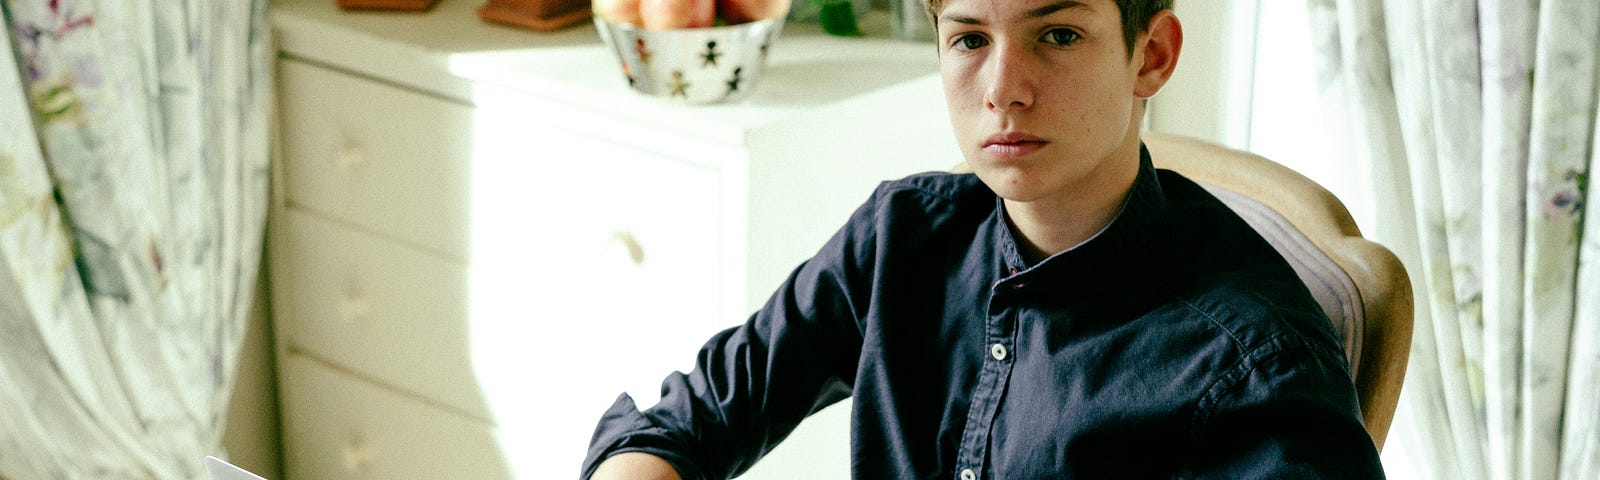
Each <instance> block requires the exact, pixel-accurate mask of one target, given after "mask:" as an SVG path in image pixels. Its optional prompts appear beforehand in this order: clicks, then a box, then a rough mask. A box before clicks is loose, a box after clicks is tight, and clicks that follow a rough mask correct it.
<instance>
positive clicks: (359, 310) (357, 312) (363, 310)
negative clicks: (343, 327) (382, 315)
mask: <svg viewBox="0 0 1600 480" xmlns="http://www.w3.org/2000/svg"><path fill="white" fill-rule="evenodd" d="M370 314H372V305H370V304H368V303H367V301H366V300H364V299H361V298H359V297H356V298H345V299H344V300H343V301H340V302H339V318H340V319H342V320H344V321H345V322H346V323H355V322H357V321H361V320H366V319H367V316H368V315H370Z"/></svg>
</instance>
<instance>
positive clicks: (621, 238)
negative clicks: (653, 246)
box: [611, 230, 644, 266]
mask: <svg viewBox="0 0 1600 480" xmlns="http://www.w3.org/2000/svg"><path fill="white" fill-rule="evenodd" d="M611 239H612V240H616V241H617V243H621V244H622V248H625V249H627V250H628V260H629V261H632V262H633V265H634V266H639V265H643V264H644V246H643V245H640V244H639V239H637V238H634V236H633V232H629V231H627V230H618V231H616V232H613V233H612V234H611Z"/></svg>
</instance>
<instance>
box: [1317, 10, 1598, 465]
mask: <svg viewBox="0 0 1600 480" xmlns="http://www.w3.org/2000/svg"><path fill="white" fill-rule="evenodd" d="M1309 6H1310V11H1311V16H1312V22H1311V23H1312V32H1313V38H1314V43H1315V44H1316V46H1317V47H1318V48H1317V50H1318V55H1319V57H1318V81H1319V88H1320V89H1321V91H1322V94H1323V97H1324V101H1325V104H1328V105H1333V106H1335V107H1336V108H1335V109H1334V112H1333V113H1332V114H1331V115H1332V116H1333V117H1335V118H1333V119H1331V120H1333V122H1335V124H1336V125H1337V127H1336V129H1337V130H1341V131H1344V132H1346V138H1343V139H1341V141H1339V142H1336V143H1340V144H1342V145H1343V146H1344V148H1345V150H1346V152H1345V153H1346V158H1351V159H1353V160H1354V161H1355V162H1357V163H1358V164H1359V165H1361V166H1362V167H1364V169H1365V171H1368V172H1370V179H1371V180H1372V182H1373V189H1372V190H1373V191H1374V192H1375V193H1374V195H1375V197H1374V198H1373V201H1374V203H1373V204H1374V205H1382V206H1385V208H1384V209H1383V210H1382V211H1380V219H1379V224H1378V225H1376V228H1375V229H1374V230H1375V234H1374V236H1375V237H1376V238H1377V239H1378V240H1379V241H1381V242H1384V243H1386V244H1389V245H1390V246H1392V247H1394V248H1395V250H1396V251H1397V253H1399V254H1400V256H1401V258H1402V259H1404V260H1405V262H1406V264H1407V267H1408V269H1409V270H1410V272H1411V276H1412V280H1413V282H1414V284H1415V285H1416V288H1415V289H1414V290H1415V291H1416V292H1418V295H1417V305H1418V312H1417V322H1416V327H1415V335H1414V338H1413V348H1412V354H1411V362H1410V365H1409V368H1408V371H1407V378H1406V384H1405V389H1404V393H1403V394H1402V397H1401V402H1402V403H1403V405H1402V411H1405V412H1408V413H1409V417H1410V420H1409V421H1404V420H1402V421H1400V422H1397V423H1396V431H1395V433H1396V435H1395V437H1396V439H1397V440H1401V441H1405V442H1407V443H1408V444H1412V445H1415V446H1414V447H1413V448H1409V449H1408V450H1409V451H1411V452H1414V453H1416V454H1420V455H1421V456H1422V457H1423V458H1420V459H1417V460H1419V462H1418V463H1420V464H1421V465H1422V466H1423V467H1424V469H1425V470H1426V471H1424V472H1420V473H1422V477H1423V478H1460V479H1541V480H1542V479H1593V478H1600V445H1597V443H1600V371H1597V365H1600V345H1597V343H1600V225H1597V224H1600V222H1593V221H1591V222H1588V223H1587V225H1586V224H1585V222H1584V213H1585V207H1586V206H1587V205H1593V204H1594V201H1595V200H1596V194H1595V193H1594V192H1593V191H1592V190H1590V189H1589V188H1588V182H1587V179H1588V176H1589V172H1591V171H1592V168H1593V166H1594V165H1595V163H1596V160H1595V158H1596V154H1597V150H1596V148H1595V140H1596V136H1597V135H1596V124H1597V121H1596V105H1597V98H1596V83H1597V81H1600V73H1597V72H1600V71H1597V68H1596V61H1597V56H1600V3H1597V2H1594V1H1593V0H1545V1H1543V2H1523V1H1518V0H1478V1H1471V0H1426V1H1421V2H1393V1H1388V2H1386V1H1379V0H1309Z"/></svg>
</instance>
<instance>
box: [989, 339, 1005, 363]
mask: <svg viewBox="0 0 1600 480" xmlns="http://www.w3.org/2000/svg"><path fill="white" fill-rule="evenodd" d="M989 354H990V355H994V359H995V360H1005V359H1006V346H1005V345H1001V344H998V343H996V344H994V346H992V347H989Z"/></svg>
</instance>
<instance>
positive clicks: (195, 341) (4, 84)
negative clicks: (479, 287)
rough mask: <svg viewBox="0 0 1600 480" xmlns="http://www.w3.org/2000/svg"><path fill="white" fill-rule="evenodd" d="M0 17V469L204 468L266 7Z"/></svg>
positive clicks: (17, 12) (232, 297) (226, 341)
mask: <svg viewBox="0 0 1600 480" xmlns="http://www.w3.org/2000/svg"><path fill="white" fill-rule="evenodd" d="M0 11H3V13H4V19H5V28H6V33H7V35H4V36H0V46H3V47H4V50H3V51H4V52H5V53H6V56H5V57H4V58H5V61H0V105H4V106H5V107H6V108H4V109H0V132H3V133H0V139H3V140H4V141H3V142H0V424H3V425H5V426H6V427H5V428H0V478H19V479H20V478H123V479H126V478H174V479H176V478H190V479H199V478H204V472H203V470H202V469H201V466H200V459H201V458H202V457H203V456H204V455H208V454H213V455H215V454H223V452H222V451H221V438H222V429H223V427H224V421H225V419H226V415H225V410H226V408H227V405H228V402H227V400H228V396H229V395H230V394H231V391H232V387H233V375H234V372H235V370H236V366H237V365H236V362H237V361H238V353H239V349H240V342H241V341H242V339H243V335H244V332H245V322H247V321H248V309H249V305H250V295H251V294H252V292H253V288H252V287H253V285H254V280H255V278H256V273H257V269H258V268H259V265H260V258H261V248H262V238H263V236H262V233H263V228H264V225H265V212H266V201H267V196H266V188H267V161H268V145H269V144H268V131H267V128H268V123H269V114H270V110H269V102H270V97H269V94H270V90H269V88H270V80H271V75H270V72H269V70H268V68H269V67H270V63H269V60H270V56H269V55H270V47H271V45H270V42H269V41H268V39H267V36H266V35H267V26H266V4H265V2H264V1H259V0H258V1H253V2H196V3H185V2H176V3H175V2H154V4H150V3H149V2H88V1H71V0H0Z"/></svg>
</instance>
